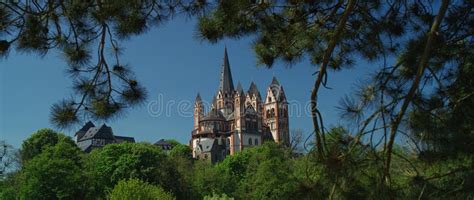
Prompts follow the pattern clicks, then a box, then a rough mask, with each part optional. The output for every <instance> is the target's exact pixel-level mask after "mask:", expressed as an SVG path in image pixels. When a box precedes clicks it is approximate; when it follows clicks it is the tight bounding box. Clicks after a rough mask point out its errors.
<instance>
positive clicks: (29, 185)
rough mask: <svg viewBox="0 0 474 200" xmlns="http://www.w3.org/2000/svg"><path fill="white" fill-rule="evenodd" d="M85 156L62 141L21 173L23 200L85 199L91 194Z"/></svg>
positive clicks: (35, 159)
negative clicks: (85, 167)
mask: <svg viewBox="0 0 474 200" xmlns="http://www.w3.org/2000/svg"><path fill="white" fill-rule="evenodd" d="M81 158H82V152H81V150H80V149H79V148H78V147H77V146H76V145H75V144H71V143H70V142H68V141H65V140H60V141H59V142H58V143H57V144H55V145H52V146H48V147H46V148H44V149H43V150H42V153H40V154H38V155H36V156H35V157H33V158H32V159H31V160H29V161H28V162H27V163H26V165H25V166H24V168H23V169H22V170H21V181H22V183H21V188H19V189H20V196H21V199H45V200H46V199H84V198H87V197H88V195H90V193H89V192H88V191H89V190H88V182H89V181H88V179H87V177H86V176H85V173H84V168H83V162H82V160H81Z"/></svg>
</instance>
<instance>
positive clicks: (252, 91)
mask: <svg viewBox="0 0 474 200" xmlns="http://www.w3.org/2000/svg"><path fill="white" fill-rule="evenodd" d="M247 93H248V94H249V95H250V96H253V95H256V96H257V97H260V96H261V95H260V92H259V91H258V88H257V85H255V83H254V82H253V81H252V83H250V87H249V90H248V92H247Z"/></svg>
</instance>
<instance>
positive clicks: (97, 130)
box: [81, 124, 114, 140]
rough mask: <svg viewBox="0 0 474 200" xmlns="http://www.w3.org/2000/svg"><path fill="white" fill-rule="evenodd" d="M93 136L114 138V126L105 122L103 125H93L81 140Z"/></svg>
mask: <svg viewBox="0 0 474 200" xmlns="http://www.w3.org/2000/svg"><path fill="white" fill-rule="evenodd" d="M92 138H101V139H112V140H113V139H114V134H113V133H112V128H110V127H108V126H107V125H105V124H103V125H102V126H101V127H92V128H89V130H87V132H86V133H85V134H84V137H82V138H81V140H87V139H92Z"/></svg>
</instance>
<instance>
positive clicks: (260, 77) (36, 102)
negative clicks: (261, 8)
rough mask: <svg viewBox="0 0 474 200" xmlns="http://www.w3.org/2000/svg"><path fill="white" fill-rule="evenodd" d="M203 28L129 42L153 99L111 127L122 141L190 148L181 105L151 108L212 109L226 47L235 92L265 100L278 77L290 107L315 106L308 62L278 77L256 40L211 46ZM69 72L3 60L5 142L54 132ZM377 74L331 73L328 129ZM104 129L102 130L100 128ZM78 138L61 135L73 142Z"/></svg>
mask: <svg viewBox="0 0 474 200" xmlns="http://www.w3.org/2000/svg"><path fill="white" fill-rule="evenodd" d="M195 25H196V23H195V21H193V20H187V19H183V18H178V19H175V20H172V21H171V22H168V23H166V24H164V25H161V26H159V27H153V28H152V29H150V31H148V32H147V33H145V34H143V35H140V36H138V37H132V38H131V39H130V40H128V41H125V42H122V45H121V46H122V47H124V48H125V51H124V55H123V57H122V60H123V61H125V62H126V63H128V64H129V65H130V66H131V67H132V69H133V71H134V72H135V75H136V77H137V79H138V80H139V81H140V82H141V83H142V84H143V85H144V86H145V87H146V89H147V91H148V94H149V97H148V99H147V102H146V103H145V104H144V105H143V106H142V107H139V108H135V109H133V110H129V111H128V113H127V115H126V116H124V117H122V118H119V119H116V120H113V121H108V122H106V123H107V124H108V125H110V126H112V128H113V131H114V133H115V134H116V135H126V136H133V137H135V139H136V140H137V141H148V142H155V141H157V140H159V139H161V138H167V139H169V138H173V139H176V140H178V141H180V142H182V143H187V142H188V140H189V139H190V134H191V129H192V127H193V118H192V117H189V116H182V115H180V114H179V113H178V111H177V110H178V108H176V104H174V106H172V107H171V108H172V109H171V110H170V113H169V115H166V114H165V113H163V114H162V115H160V116H156V115H152V114H150V112H149V111H148V106H147V105H149V103H150V102H153V101H157V100H158V96H159V95H160V94H161V95H162V97H163V100H164V103H165V104H166V103H167V102H170V101H175V102H176V103H178V102H180V101H188V102H193V101H194V99H195V97H196V94H197V92H200V93H201V96H202V98H203V99H204V100H206V101H211V99H212V96H213V95H214V94H215V93H216V91H217V87H218V85H219V74H220V66H221V64H222V58H223V54H224V47H225V46H227V49H228V52H229V61H230V65H231V70H232V75H233V79H234V85H237V82H238V81H241V82H242V85H243V87H244V89H245V90H247V89H248V87H249V85H250V82H251V81H254V82H255V83H256V84H257V86H258V88H259V90H260V92H261V93H262V95H265V91H266V87H267V86H268V85H269V83H270V82H271V79H272V76H276V77H277V78H278V80H279V81H280V83H281V84H282V85H283V87H284V89H285V92H286V96H287V98H288V100H289V101H290V103H291V102H299V103H300V104H301V105H306V104H307V102H308V100H309V96H310V91H311V85H312V84H313V81H314V79H315V77H314V76H312V74H313V72H315V70H316V68H315V67H314V66H311V65H310V64H309V63H308V62H307V61H303V62H300V63H298V64H296V65H294V66H292V67H291V68H290V67H289V66H287V65H286V64H284V63H281V62H278V63H276V64H275V66H274V67H273V68H272V69H267V68H265V67H263V66H260V67H258V66H256V64H255V63H256V59H255V56H254V54H253V51H252V49H251V41H252V40H251V38H243V39H240V40H224V41H221V42H219V43H217V44H210V43H208V42H206V41H200V40H198V39H196V38H195V33H196V26H195ZM66 68H67V67H66V63H65V62H64V60H63V59H62V58H61V55H60V53H58V52H56V51H51V52H50V53H48V54H47V55H46V56H45V57H40V56H38V55H36V54H24V53H17V52H15V51H13V52H11V53H10V55H9V57H8V58H7V59H6V60H5V59H3V60H0V140H6V141H7V142H8V143H10V144H12V145H14V146H15V147H19V146H20V145H21V142H22V141H23V140H24V139H26V138H27V137H28V136H29V135H30V134H32V133H33V132H34V131H36V130H38V129H41V128H53V129H54V127H53V126H52V124H50V122H49V111H50V106H51V105H52V104H53V103H56V102H58V101H60V100H61V99H62V98H64V97H70V96H71V95H73V93H72V92H73V91H72V89H71V85H72V80H71V79H70V78H69V77H68V75H67V74H66V72H65V70H66ZM371 68H373V66H371V65H367V64H362V65H359V66H358V68H357V70H356V69H345V70H343V71H341V72H337V73H335V72H333V71H331V72H330V73H329V83H328V86H329V87H331V88H332V89H331V90H328V89H322V90H321V93H320V99H319V106H320V108H321V111H322V114H323V116H324V118H325V124H326V125H335V124H338V123H342V121H340V120H339V119H338V116H339V111H338V110H337V108H336V106H337V105H338V102H339V100H340V99H341V98H342V97H343V96H344V95H345V94H349V93H350V92H351V90H353V89H355V88H356V85H357V83H358V81H361V80H364V78H367V72H368V71H369V70H371ZM372 70H373V69H372ZM302 109H304V107H303V108H302ZM189 111H192V108H190V110H189ZM290 115H291V116H290V129H303V130H304V132H305V133H306V134H308V133H310V132H311V128H312V124H311V118H310V116H309V114H308V113H307V112H304V111H303V112H302V113H301V114H300V115H298V113H296V112H293V113H290ZM100 123H102V122H95V124H96V125H97V124H100ZM76 128H77V127H76ZM75 130H76V129H71V130H60V131H61V132H63V133H65V134H66V135H69V136H73V135H74V132H75Z"/></svg>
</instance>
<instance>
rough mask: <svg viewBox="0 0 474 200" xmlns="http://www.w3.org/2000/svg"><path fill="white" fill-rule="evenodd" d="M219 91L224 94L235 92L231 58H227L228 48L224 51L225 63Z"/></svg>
mask: <svg viewBox="0 0 474 200" xmlns="http://www.w3.org/2000/svg"><path fill="white" fill-rule="evenodd" d="M219 90H220V91H222V92H228V93H232V92H233V91H234V82H233V81H232V73H231V72H230V64H229V58H228V56H227V48H225V50H224V63H223V64H222V71H221V80H220V85H219Z"/></svg>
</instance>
